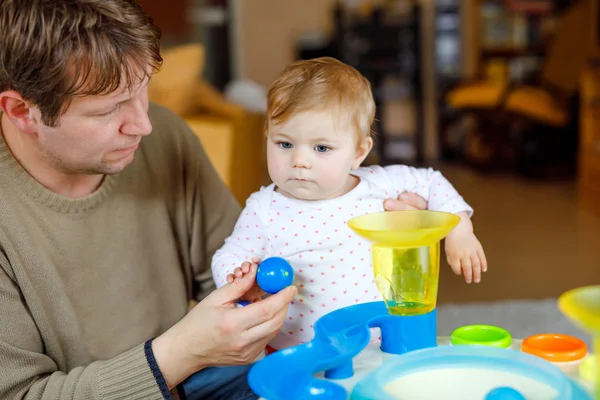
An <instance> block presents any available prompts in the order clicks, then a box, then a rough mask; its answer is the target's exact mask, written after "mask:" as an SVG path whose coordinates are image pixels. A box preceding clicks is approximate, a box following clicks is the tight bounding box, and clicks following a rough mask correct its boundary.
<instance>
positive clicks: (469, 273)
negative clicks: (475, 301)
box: [461, 257, 473, 283]
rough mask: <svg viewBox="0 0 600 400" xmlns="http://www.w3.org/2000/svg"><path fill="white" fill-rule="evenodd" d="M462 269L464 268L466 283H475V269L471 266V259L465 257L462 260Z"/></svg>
mask: <svg viewBox="0 0 600 400" xmlns="http://www.w3.org/2000/svg"><path fill="white" fill-rule="evenodd" d="M461 267H462V271H463V275H464V276H465V282H467V283H471V282H473V268H472V266H471V259H470V258H468V257H464V258H463V259H462V260H461Z"/></svg>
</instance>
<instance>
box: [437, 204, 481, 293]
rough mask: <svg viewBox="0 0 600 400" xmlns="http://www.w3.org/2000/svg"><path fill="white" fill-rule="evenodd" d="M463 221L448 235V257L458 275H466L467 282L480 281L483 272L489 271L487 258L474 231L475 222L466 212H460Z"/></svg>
mask: <svg viewBox="0 0 600 400" xmlns="http://www.w3.org/2000/svg"><path fill="white" fill-rule="evenodd" d="M459 216H460V217H461V221H460V222H459V223H458V225H457V226H456V228H454V230H453V231H452V232H450V234H449V235H448V236H447V237H446V245H445V246H446V259H447V261H448V264H450V267H451V268H452V271H454V273H455V274H456V275H460V274H461V273H462V274H463V275H464V276H465V282H467V283H471V282H473V281H474V282H475V283H479V282H480V281H481V273H482V272H486V271H487V260H486V258H485V253H484V252H483V247H482V246H481V243H480V242H479V240H478V239H477V237H476V236H475V234H474V233H473V224H472V223H471V220H470V218H469V217H468V216H467V215H466V213H459Z"/></svg>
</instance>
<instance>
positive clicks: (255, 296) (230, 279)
mask: <svg viewBox="0 0 600 400" xmlns="http://www.w3.org/2000/svg"><path fill="white" fill-rule="evenodd" d="M259 263H260V258H258V257H253V258H252V262H248V261H245V262H243V263H242V265H241V266H240V267H237V268H236V269H234V270H233V273H231V274H229V275H227V278H226V280H227V283H234V282H235V281H236V280H237V279H241V278H242V277H244V276H245V275H246V274H248V273H249V272H250V269H251V268H252V266H253V265H256V266H258V264H259ZM264 294H265V292H263V291H262V290H261V288H260V287H258V284H257V283H256V282H254V286H253V287H252V289H250V290H249V291H248V292H247V293H246V294H245V295H244V296H243V297H242V299H243V300H248V301H252V302H253V301H257V300H260V298H261V297H262V296H263V295H264Z"/></svg>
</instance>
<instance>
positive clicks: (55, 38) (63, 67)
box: [0, 0, 162, 126]
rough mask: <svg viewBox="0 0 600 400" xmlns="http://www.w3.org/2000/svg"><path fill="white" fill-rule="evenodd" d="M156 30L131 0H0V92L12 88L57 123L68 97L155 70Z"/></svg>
mask: <svg viewBox="0 0 600 400" xmlns="http://www.w3.org/2000/svg"><path fill="white" fill-rule="evenodd" d="M160 36H161V34H160V30H159V29H158V27H156V26H155V25H154V24H153V22H152V19H151V18H150V17H148V16H147V15H146V14H145V13H144V11H143V10H142V9H141V7H140V6H139V5H137V4H136V3H135V1H134V0H52V1H48V0H0V93H1V92H3V91H7V90H14V91H16V92H18V93H19V94H20V95H21V96H22V97H23V98H24V99H25V100H27V101H30V102H31V103H33V104H34V105H36V106H37V107H38V108H39V109H40V111H41V114H42V122H43V123H44V124H46V125H48V126H56V125H57V123H58V119H59V118H60V116H61V115H62V114H63V113H64V112H65V111H66V110H67V109H68V107H69V104H70V102H71V100H72V99H73V97H74V96H88V95H102V94H108V93H111V92H113V91H115V90H116V89H117V88H118V87H119V86H120V85H121V84H123V83H125V84H126V85H127V87H128V88H131V87H132V86H133V85H135V84H136V83H139V82H140V81H142V80H143V79H144V78H147V77H149V76H150V75H151V74H152V73H154V72H156V70H157V69H158V68H160V65H161V63H162V58H161V56H160Z"/></svg>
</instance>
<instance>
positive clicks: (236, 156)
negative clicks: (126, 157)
mask: <svg viewBox="0 0 600 400" xmlns="http://www.w3.org/2000/svg"><path fill="white" fill-rule="evenodd" d="M162 57H163V60H164V61H163V66H162V68H161V70H160V71H159V72H158V73H157V74H156V75H155V76H154V77H153V78H152V79H151V80H150V84H149V87H148V95H149V99H150V101H152V102H154V103H157V104H160V105H163V106H165V107H167V108H169V109H170V110H172V111H174V112H175V113H176V114H178V115H180V116H181V117H183V119H184V120H185V121H186V122H187V124H188V125H189V126H190V127H191V128H192V130H193V131H194V132H195V133H196V135H197V136H198V137H199V138H200V140H201V141H202V144H203V146H204V148H205V150H206V152H207V154H208V157H209V158H210V160H211V162H212V164H213V165H214V167H215V169H216V170H217V172H218V174H219V176H220V177H221V179H222V180H223V182H225V184H227V186H228V187H229V188H230V190H231V191H232V193H233V194H234V196H235V197H236V199H237V200H238V202H240V204H242V205H243V204H245V202H246V199H247V198H248V197H249V196H250V194H251V193H253V192H255V191H256V190H258V189H260V186H261V185H265V184H268V183H269V181H268V174H267V167H266V156H265V150H264V148H265V141H264V140H265V139H264V115H263V114H261V113H254V112H248V111H246V110H244V109H243V108H242V107H240V106H237V105H235V104H233V103H231V102H229V101H227V100H226V99H225V98H224V97H223V95H222V94H221V93H220V92H219V91H218V90H216V89H215V88H214V87H213V86H212V85H210V84H209V83H208V82H206V81H205V80H204V79H203V78H202V72H203V70H204V47H203V46H202V45H200V44H187V45H181V46H176V47H172V48H169V49H165V50H163V51H162Z"/></svg>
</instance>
